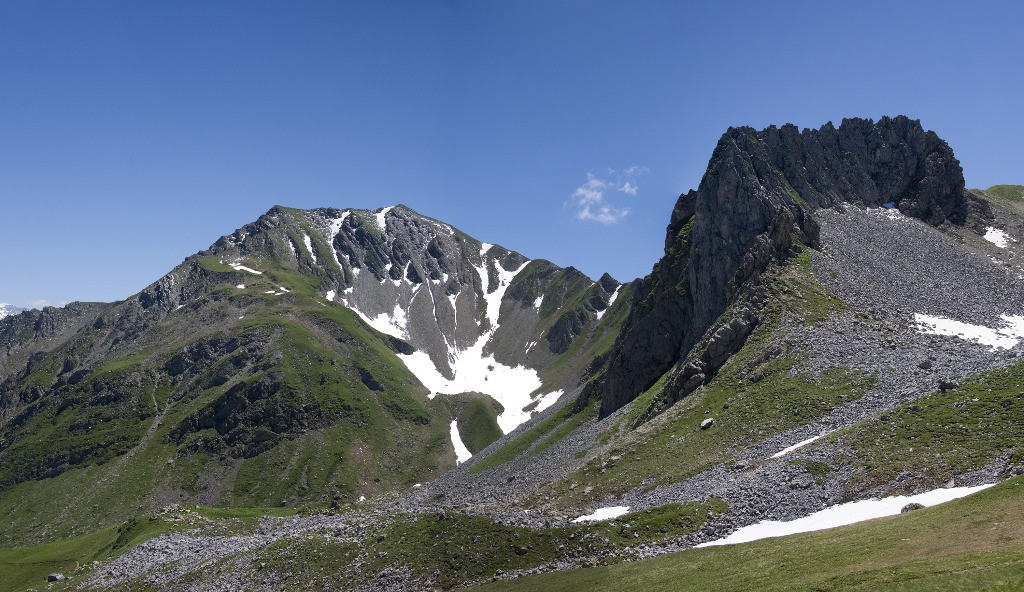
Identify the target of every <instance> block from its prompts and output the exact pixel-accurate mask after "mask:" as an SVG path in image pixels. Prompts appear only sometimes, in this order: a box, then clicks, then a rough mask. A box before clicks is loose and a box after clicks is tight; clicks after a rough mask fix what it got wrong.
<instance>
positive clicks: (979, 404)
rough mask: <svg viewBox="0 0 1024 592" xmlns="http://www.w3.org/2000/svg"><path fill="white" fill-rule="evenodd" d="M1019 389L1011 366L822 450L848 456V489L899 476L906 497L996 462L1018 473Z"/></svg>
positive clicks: (843, 435) (1020, 380)
mask: <svg viewBox="0 0 1024 592" xmlns="http://www.w3.org/2000/svg"><path fill="white" fill-rule="evenodd" d="M1022 385H1024V362H1018V363H1016V364H1014V365H1012V366H1009V367H1007V368H1003V369H1000V370H994V371H991V372H984V373H981V374H978V375H976V376H974V377H972V378H971V379H969V380H967V381H964V382H963V383H962V384H961V385H960V386H959V387H958V388H956V389H952V390H950V391H946V392H936V393H933V394H931V395H928V396H926V397H923V398H921V399H918V400H917V401H914V402H913V403H907V404H905V405H901V406H899V407H897V408H895V409H893V410H891V411H887V412H886V413H884V414H883V415H881V416H879V417H875V418H872V419H868V420H865V421H862V422H859V423H857V424H854V425H853V426H851V427H850V428H847V429H846V430H843V431H842V432H838V433H836V434H834V435H832V436H831V437H830V438H828V439H826V442H836V441H838V442H839V443H841V444H844V445H846V446H849V447H851V448H852V450H853V456H852V458H851V462H852V463H853V466H854V468H855V472H854V476H853V480H852V481H851V487H873V486H877V485H883V484H886V483H889V482H890V481H892V480H893V479H895V478H896V477H897V476H900V475H902V476H903V477H902V487H903V488H904V489H907V490H909V489H913V488H915V487H929V486H941V484H943V483H946V482H947V481H949V480H950V479H952V478H954V477H955V476H956V475H958V474H961V473H964V472H967V471H970V470H973V469H979V468H981V467H984V466H985V465H988V464H989V463H991V462H993V461H996V460H997V459H1000V458H1003V459H1006V460H1009V462H1010V463H1011V464H1014V465H1018V466H1020V465H1022V464H1024V389H1022ZM883 418H884V419H883ZM819 445H820V444H819Z"/></svg>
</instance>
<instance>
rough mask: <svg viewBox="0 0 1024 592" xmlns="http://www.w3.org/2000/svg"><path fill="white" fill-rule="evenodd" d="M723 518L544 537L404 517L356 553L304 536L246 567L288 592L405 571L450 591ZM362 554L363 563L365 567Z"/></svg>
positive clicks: (476, 523)
mask: <svg viewBox="0 0 1024 592" xmlns="http://www.w3.org/2000/svg"><path fill="white" fill-rule="evenodd" d="M725 510H726V506H725V504H724V503H723V502H722V501H721V500H718V499H712V500H709V501H707V502H703V503H697V502H687V503H682V504H669V505H666V506H662V507H660V508H652V509H649V510H645V511H642V512H633V513H630V514H626V515H624V516H621V517H619V518H618V519H616V520H612V521H608V522H604V523H599V524H589V525H572V526H567V527H560V528H547V529H539V530H538V529H530V528H520V527H513V526H504V525H500V524H496V523H494V522H493V521H491V520H490V519H489V518H486V517H482V516H467V515H464V514H460V513H456V512H441V513H438V514H436V515H415V516H403V517H400V518H399V519H397V520H396V521H395V522H393V523H392V524H390V525H387V526H385V527H383V528H381V529H379V530H377V529H371V530H370V531H368V532H367V534H366V538H365V540H363V541H362V542H360V543H359V544H358V545H354V544H352V543H338V542H335V541H334V540H333V539H331V538H329V537H324V536H323V535H313V536H303V537H299V538H297V539H290V540H286V541H281V542H279V543H276V544H274V545H271V546H270V547H268V548H266V549H265V550H262V551H260V552H259V553H258V554H257V557H256V558H254V559H253V560H252V561H247V563H248V564H259V563H266V564H267V566H268V567H266V568H264V570H266V571H288V572H290V573H292V574H293V575H292V577H291V578H289V579H288V581H287V582H285V584H284V587H285V589H288V590H293V589H294V590H303V589H311V588H326V589H347V588H350V587H353V586H354V585H356V584H358V583H365V580H366V578H367V577H372V576H373V575H374V574H377V573H379V572H381V571H382V570H385V569H389V568H391V569H394V568H396V567H402V566H404V568H405V569H407V570H408V571H409V572H410V574H411V575H412V576H413V577H414V578H417V579H419V580H420V581H422V580H425V579H432V580H434V585H433V586H431V588H436V587H441V588H444V589H448V588H452V587H457V586H461V585H465V584H466V583H467V582H471V581H481V580H486V579H488V578H490V577H492V576H493V575H495V574H496V573H498V572H499V571H508V570H522V569H530V568H533V567H537V566H540V565H544V564H547V563H550V562H552V561H557V560H563V559H567V558H571V557H579V556H581V555H584V554H591V553H594V552H611V551H615V550H620V549H624V548H626V547H629V546H632V545H636V544H639V543H650V542H657V541H660V540H664V539H666V538H670V537H675V536H681V535H684V534H687V533H691V532H694V531H695V530H697V529H699V528H700V527H701V526H702V525H703V524H704V523H705V522H706V521H707V520H708V518H710V517H711V516H714V515H715V514H717V513H720V512H723V511H725ZM361 554H362V557H363V559H362V561H365V563H362V564H361V565H360V563H361V561H360V555H361ZM604 561H605V562H611V561H614V559H611V558H610V557H609V558H606V559H605V560H604ZM354 565H357V566H358V567H354ZM257 575H258V574H257ZM414 587H415V586H414ZM423 587H424V588H426V586H423Z"/></svg>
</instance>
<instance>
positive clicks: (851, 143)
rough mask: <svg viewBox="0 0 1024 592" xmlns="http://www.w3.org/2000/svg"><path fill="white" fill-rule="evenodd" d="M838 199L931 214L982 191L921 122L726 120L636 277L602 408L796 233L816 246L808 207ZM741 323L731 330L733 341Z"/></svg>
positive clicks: (661, 368) (659, 363)
mask: <svg viewBox="0 0 1024 592" xmlns="http://www.w3.org/2000/svg"><path fill="white" fill-rule="evenodd" d="M843 202H848V203H852V204H858V205H863V206H871V207H879V206H883V205H886V204H889V205H890V207H897V208H899V209H900V211H901V212H903V213H904V214H906V215H908V216H913V217H916V218H919V219H921V220H923V221H925V222H928V223H929V224H933V225H942V224H945V223H951V224H956V225H963V224H965V223H967V222H968V221H969V219H970V218H971V215H972V214H974V215H975V216H977V217H982V218H984V217H985V216H987V210H986V207H985V204H984V202H979V201H977V200H975V199H974V198H973V197H971V196H970V194H968V193H967V192H966V191H965V190H964V179H963V171H962V170H961V168H960V163H959V161H957V159H956V158H955V157H954V156H953V151H952V150H951V149H950V147H949V146H948V145H947V144H946V143H945V142H944V141H943V140H942V139H940V138H939V137H938V136H937V135H936V134H935V133H934V132H930V131H925V130H924V129H923V128H922V127H921V124H920V122H919V121H916V120H911V119H908V118H906V117H903V116H900V117H896V118H888V117H886V118H882V119H881V120H879V121H878V122H877V123H875V122H873V121H871V120H866V119H847V120H843V123H842V125H840V127H839V128H835V127H833V126H832V124H831V123H828V124H825V125H824V126H823V127H821V128H820V129H817V130H804V131H803V132H800V131H798V130H797V128H796V127H795V126H793V125H784V126H782V127H781V128H776V127H774V126H772V127H769V128H768V129H765V130H762V131H755V130H754V129H752V128H746V127H744V128H730V129H729V130H728V131H727V132H726V133H725V134H724V135H723V136H722V138H721V139H720V140H719V142H718V146H717V147H716V148H715V151H714V153H713V154H712V157H711V161H710V162H709V164H708V169H707V172H706V173H705V174H704V178H703V179H702V180H701V183H700V186H699V188H698V189H697V190H696V191H690V192H688V193H686V194H684V195H682V196H680V198H679V200H678V201H677V203H676V205H675V208H674V209H673V212H672V218H671V222H670V224H669V226H668V230H667V233H666V238H665V255H664V257H662V259H661V260H660V261H659V262H658V263H657V264H656V265H655V266H654V269H653V270H652V271H651V274H650V275H648V276H647V277H645V278H644V279H643V280H640V281H639V282H637V285H636V288H635V290H634V296H633V301H632V303H631V311H630V313H629V316H628V317H627V319H626V321H625V323H624V324H623V328H622V331H621V333H620V336H619V338H618V340H617V342H616V344H615V346H614V348H613V350H612V352H611V355H610V356H609V362H608V365H607V368H606V372H605V378H604V380H603V382H602V383H601V384H600V385H599V386H598V387H597V389H598V393H597V394H598V395H599V396H600V397H601V414H602V416H605V415H607V414H609V413H611V412H613V411H614V410H616V409H618V408H619V407H621V406H622V405H625V404H626V403H628V402H629V401H631V400H633V398H635V397H636V395H637V394H639V393H640V392H642V391H643V390H644V389H645V388H647V387H648V386H650V385H651V384H653V383H654V381H656V380H657V379H658V377H660V376H661V375H662V374H664V373H665V372H666V371H667V370H669V369H670V368H671V367H672V366H673V365H675V364H676V363H678V362H680V361H681V360H682V359H683V358H684V357H685V356H686V354H687V352H688V351H689V350H690V348H691V347H693V345H694V344H695V343H697V341H698V340H700V339H701V337H702V336H703V335H704V334H705V332H706V331H707V330H708V329H709V328H710V327H711V326H712V324H713V323H714V322H715V320H716V319H718V318H719V316H720V315H722V313H723V312H725V311H726V309H727V308H728V307H729V306H730V305H731V304H732V303H733V302H734V301H735V297H736V295H737V294H738V293H739V292H740V290H742V289H743V287H744V286H746V285H748V283H749V282H751V281H752V280H754V279H756V277H757V276H758V275H759V274H761V273H762V272H763V271H764V270H765V269H766V268H767V266H768V264H769V263H771V262H772V261H773V260H774V259H777V258H779V257H781V256H783V255H785V254H786V253H788V252H790V251H791V249H792V248H793V247H794V246H795V245H796V244H798V243H799V244H804V245H807V246H810V247H817V246H818V224H817V222H816V221H815V220H814V218H813V212H814V210H815V209H817V208H822V207H833V206H837V205H839V204H841V203H843ZM747 322H748V321H744V323H747ZM753 322H756V320H754V321H753ZM746 333H748V331H743V330H741V331H736V332H735V334H736V337H735V338H736V339H737V340H738V341H739V343H738V344H736V345H742V340H743V339H745V336H746ZM727 346H728V344H726V345H725V346H724V347H727Z"/></svg>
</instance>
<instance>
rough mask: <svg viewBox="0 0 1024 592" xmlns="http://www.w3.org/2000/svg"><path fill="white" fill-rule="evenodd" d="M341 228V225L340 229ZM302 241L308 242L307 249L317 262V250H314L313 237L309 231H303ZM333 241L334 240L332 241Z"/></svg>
mask: <svg viewBox="0 0 1024 592" xmlns="http://www.w3.org/2000/svg"><path fill="white" fill-rule="evenodd" d="M340 229H341V228H340V227H339V230H340ZM302 242H304V243H305V244H306V250H307V251H309V256H310V257H312V258H313V263H317V260H316V251H314V250H313V239H312V238H310V236H309V234H308V233H305V232H303V233H302ZM332 242H333V241H332Z"/></svg>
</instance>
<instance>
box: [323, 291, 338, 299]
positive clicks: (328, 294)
mask: <svg viewBox="0 0 1024 592" xmlns="http://www.w3.org/2000/svg"><path fill="white" fill-rule="evenodd" d="M335 296H337V292H335V291H334V290H327V294H324V298H326V299H328V300H330V301H331V302H334V297H335Z"/></svg>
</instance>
